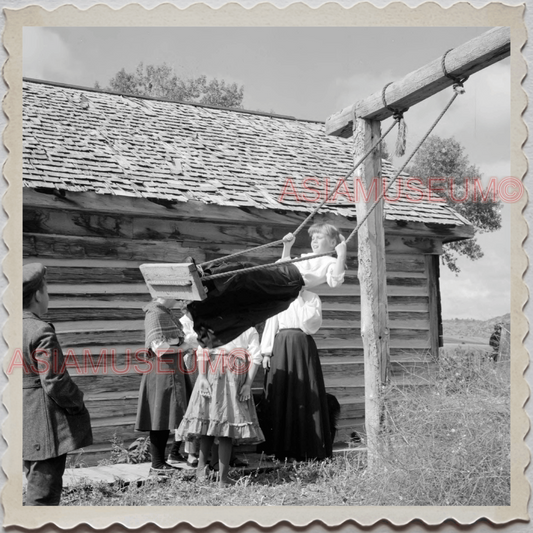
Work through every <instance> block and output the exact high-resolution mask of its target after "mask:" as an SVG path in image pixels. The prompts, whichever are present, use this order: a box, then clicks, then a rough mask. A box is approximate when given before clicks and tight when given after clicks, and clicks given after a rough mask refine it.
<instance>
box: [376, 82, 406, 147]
mask: <svg viewBox="0 0 533 533" xmlns="http://www.w3.org/2000/svg"><path fill="white" fill-rule="evenodd" d="M391 84H392V82H390V83H387V85H385V86H384V87H383V90H382V91H381V100H382V101H383V105H384V106H385V107H386V108H387V109H388V110H389V111H390V112H391V113H392V116H393V117H394V120H395V121H396V122H398V137H396V155H397V156H398V157H402V156H403V155H404V154H405V146H406V144H407V125H406V123H405V120H404V118H403V114H404V113H405V112H406V111H408V110H409V108H408V107H406V108H405V109H397V108H396V109H395V108H393V107H391V106H389V105H388V104H387V99H386V98H385V92H386V91H387V87H388V86H389V85H391Z"/></svg>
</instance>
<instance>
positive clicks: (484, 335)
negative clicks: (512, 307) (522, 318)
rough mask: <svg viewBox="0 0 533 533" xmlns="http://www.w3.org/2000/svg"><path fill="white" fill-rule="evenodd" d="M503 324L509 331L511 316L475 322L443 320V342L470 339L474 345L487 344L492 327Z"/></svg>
mask: <svg viewBox="0 0 533 533" xmlns="http://www.w3.org/2000/svg"><path fill="white" fill-rule="evenodd" d="M498 323H503V324H505V326H506V327H507V328H508V329H509V328H510V323H511V315H510V313H507V314H505V315H502V316H497V317H494V318H490V319H488V320H475V319H473V318H469V319H460V318H454V319H451V320H443V321H442V328H443V335H444V342H445V343H446V342H447V339H450V338H454V339H465V340H466V339H471V340H474V341H475V342H476V343H487V344H488V342H489V339H490V336H491V334H492V332H493V331H494V325H495V324H498Z"/></svg>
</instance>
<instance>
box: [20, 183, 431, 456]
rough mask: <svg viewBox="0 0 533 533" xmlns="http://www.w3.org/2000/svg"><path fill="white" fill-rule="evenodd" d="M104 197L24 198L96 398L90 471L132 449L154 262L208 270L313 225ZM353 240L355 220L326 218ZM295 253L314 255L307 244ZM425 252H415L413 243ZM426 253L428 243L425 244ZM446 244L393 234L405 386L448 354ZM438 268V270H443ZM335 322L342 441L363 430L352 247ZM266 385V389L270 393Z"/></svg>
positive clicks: (394, 359)
mask: <svg viewBox="0 0 533 533" xmlns="http://www.w3.org/2000/svg"><path fill="white" fill-rule="evenodd" d="M95 197H96V195H90V194H86V193H84V194H78V195H74V194H72V195H70V197H69V198H67V199H61V198H55V197H51V196H50V195H45V194H39V193H37V192H35V191H33V190H28V189H25V190H24V228H23V242H24V248H23V250H24V262H25V263H28V262H33V261H40V262H42V263H44V264H45V265H46V266H47V269H48V275H47V279H48V285H49V293H50V308H49V312H48V314H47V316H46V317H44V318H45V320H49V321H51V322H53V323H54V324H55V327H56V331H57V333H58V336H59V340H60V342H61V345H62V347H63V350H64V353H65V354H66V355H67V357H68V362H69V365H68V366H69V372H70V373H71V375H72V376H73V378H74V380H75V381H76V383H77V384H78V385H79V386H80V388H81V389H82V390H83V391H84V393H85V398H86V403H87V407H88V409H89V411H90V413H91V417H92V424H93V432H94V438H95V444H94V445H93V446H91V447H90V448H87V449H86V450H85V453H84V456H83V461H84V462H85V463H87V464H91V463H95V462H96V461H98V460H99V459H102V458H104V457H106V456H108V454H109V451H110V447H111V444H110V441H111V440H112V438H113V436H114V435H116V436H118V437H120V438H121V439H123V440H124V442H125V444H128V443H130V442H131V441H133V440H134V439H135V438H137V437H138V436H139V434H136V433H135V432H134V431H133V423H134V419H135V413H136V407H137V397H138V388H139V383H140V379H141V374H140V372H142V369H143V365H144V363H142V362H140V361H139V360H138V359H137V358H136V357H135V354H136V352H137V351H138V350H142V349H143V348H144V346H143V344H144V324H143V318H144V314H143V312H142V307H143V306H144V305H145V304H146V303H147V302H149V301H150V296H149V293H148V290H147V288H146V285H145V284H144V281H143V278H142V275H141V273H140V271H139V265H140V264H142V263H146V262H184V261H185V259H186V257H187V256H192V257H194V258H195V259H196V260H197V262H201V261H204V260H206V259H212V258H214V257H220V256H222V255H225V254H228V253H231V252H234V251H237V250H245V249H248V248H250V247H251V246H253V245H256V244H263V243H265V242H268V241H271V240H275V239H279V238H281V237H283V235H285V233H287V232H288V231H291V230H293V229H294V228H295V227H296V225H297V223H298V220H301V219H302V218H303V217H302V216H301V215H300V216H296V215H294V214H289V215H285V214H280V213H276V212H267V211H261V212H259V213H249V212H247V211H244V210H238V209H235V208H226V209H223V208H220V207H218V206H212V207H213V209H212V210H205V209H204V208H205V207H210V206H198V205H190V206H188V205H185V206H180V207H181V210H180V209H168V208H165V207H163V206H160V205H156V204H153V203H151V202H148V201H144V200H135V201H133V200H132V199H129V198H114V199H113V198H112V199H110V198H109V197H108V196H102V198H101V201H100V199H99V198H95ZM325 219H327V220H329V221H330V222H332V223H334V224H336V225H338V226H339V227H341V229H344V233H345V234H347V233H348V231H349V230H351V228H353V224H354V222H353V221H348V220H346V219H344V218H341V217H333V216H330V217H326V218H324V217H322V220H325ZM303 233H305V232H302V235H299V236H298V239H297V241H296V244H295V247H294V252H295V253H298V254H299V253H301V252H308V251H309V249H308V242H307V241H308V239H307V234H306V233H305V234H303ZM413 242H415V243H416V245H415V246H413V245H412V244H411V243H413ZM421 243H422V244H421ZM440 246H441V243H440V241H439V239H438V238H433V237H431V235H429V236H428V235H427V234H426V235H424V236H423V237H420V238H416V235H409V234H406V235H405V236H402V235H401V233H399V234H394V235H388V236H387V240H386V250H387V292H388V297H389V302H388V303H389V328H390V350H391V375H392V379H393V380H395V381H397V382H399V383H409V382H413V381H416V380H417V379H419V378H418V376H419V375H420V374H423V373H424V372H426V371H427V370H428V368H429V367H430V365H431V355H430V352H431V350H432V349H433V351H434V349H435V346H438V321H439V319H438V305H439V295H438V285H437V281H438V262H437V263H435V259H436V258H437V257H438V256H431V255H426V254H425V253H424V252H427V251H428V249H429V250H430V251H432V252H433V253H436V252H438V251H439V250H440ZM279 255H280V249H279V248H271V249H266V250H261V251H259V252H250V253H249V254H246V255H245V256H243V259H244V260H252V261H259V262H268V261H272V260H275V259H277V258H278V257H279ZM435 265H436V266H435ZM317 292H318V294H319V295H320V297H321V299H322V302H323V314H324V323H323V327H322V328H321V329H320V330H319V331H318V333H317V334H316V335H315V340H316V342H317V345H318V347H319V351H320V357H321V361H322V365H323V370H324V376H325V380H326V387H327V389H328V391H329V392H331V393H332V394H335V396H337V398H338V399H339V402H340V403H341V407H342V411H341V419H340V422H339V428H338V440H346V439H348V438H349V437H350V435H351V434H352V433H353V432H354V431H357V432H362V431H363V430H364V380H363V344H362V341H361V337H360V304H359V283H358V280H357V245H356V243H355V242H353V243H350V245H349V248H348V270H347V273H346V280H345V283H344V284H343V285H342V286H341V287H338V288H335V289H331V288H329V287H327V286H322V287H319V288H318V289H317ZM261 384H262V375H261V374H260V375H258V377H257V380H256V393H259V392H260V389H261Z"/></svg>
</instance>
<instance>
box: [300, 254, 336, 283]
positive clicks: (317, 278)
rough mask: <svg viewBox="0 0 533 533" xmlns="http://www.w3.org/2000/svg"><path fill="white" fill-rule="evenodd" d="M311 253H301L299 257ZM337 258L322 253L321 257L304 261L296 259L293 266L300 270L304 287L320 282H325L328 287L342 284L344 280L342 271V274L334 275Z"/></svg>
mask: <svg viewBox="0 0 533 533" xmlns="http://www.w3.org/2000/svg"><path fill="white" fill-rule="evenodd" d="M306 255H313V254H312V253H311V254H302V255H301V257H305V256H306ZM336 262H337V260H336V259H335V258H334V257H331V256H328V255H324V256H322V257H315V258H313V259H306V260H305V261H298V262H297V263H294V266H295V267H296V268H297V269H298V270H299V271H300V274H301V275H302V277H303V279H304V282H305V287H306V288H307V289H312V288H313V287H316V286H317V285H322V283H327V284H328V285H329V286H330V287H337V286H338V285H342V283H343V281H344V271H343V272H342V274H339V275H335V274H334V273H333V271H334V269H335V263H336Z"/></svg>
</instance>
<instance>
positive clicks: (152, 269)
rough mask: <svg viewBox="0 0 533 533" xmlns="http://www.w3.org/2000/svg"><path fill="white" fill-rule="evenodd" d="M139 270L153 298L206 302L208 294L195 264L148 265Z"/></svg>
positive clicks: (141, 266)
mask: <svg viewBox="0 0 533 533" xmlns="http://www.w3.org/2000/svg"><path fill="white" fill-rule="evenodd" d="M139 269H140V270H141V273H142V275H143V277H144V281H145V282H146V285H147V286H148V290H149V291H150V295H151V296H152V298H167V299H173V300H205V299H206V298H207V294H206V292H205V288H204V286H203V285H202V281H201V280H200V275H199V274H198V270H197V269H196V265H195V264H194V263H146V264H144V265H140V266H139Z"/></svg>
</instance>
